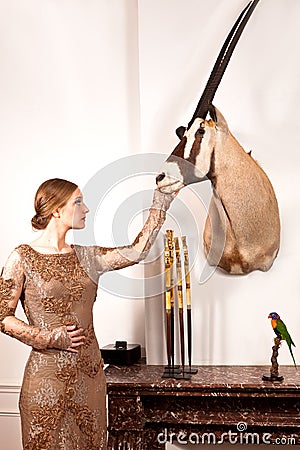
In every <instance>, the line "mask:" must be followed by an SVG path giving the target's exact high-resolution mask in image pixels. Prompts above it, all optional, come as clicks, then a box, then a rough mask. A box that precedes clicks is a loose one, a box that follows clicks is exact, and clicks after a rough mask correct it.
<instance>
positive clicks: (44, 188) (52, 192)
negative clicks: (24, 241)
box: [31, 178, 78, 230]
mask: <svg viewBox="0 0 300 450" xmlns="http://www.w3.org/2000/svg"><path fill="white" fill-rule="evenodd" d="M77 188H78V186H77V185H76V184H75V183H72V182H71V181H67V180H62V179H60V178H53V179H51V180H47V181H44V183H42V184H41V185H40V187H39V188H38V190H37V192H36V194H35V199H34V209H35V215H34V216H33V218H32V219H31V225H32V227H33V228H34V229H35V230H44V229H45V228H46V227H47V225H48V223H49V222H50V220H51V217H52V215H53V213H54V212H55V211H56V210H57V209H59V208H62V207H63V206H65V204H66V203H67V201H68V200H69V198H70V197H71V195H72V194H73V192H74V191H75V190H76V189H77Z"/></svg>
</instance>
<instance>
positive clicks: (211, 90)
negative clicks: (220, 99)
mask: <svg viewBox="0 0 300 450" xmlns="http://www.w3.org/2000/svg"><path fill="white" fill-rule="evenodd" d="M258 2H259V0H252V1H251V2H250V3H249V4H248V5H247V6H246V8H245V9H244V10H243V11H242V12H241V14H240V15H239V17H238V19H237V20H236V22H235V24H234V25H233V27H232V29H231V31H230V33H229V34H228V36H227V38H226V41H225V42H224V44H223V47H222V49H221V51H220V54H219V56H218V58H217V60H216V62H215V65H214V67H213V70H212V72H211V74H210V77H209V79H208V82H207V84H206V87H205V89H204V91H203V94H202V95H201V98H200V100H199V102H198V105H197V107H196V110H195V112H194V114H193V117H192V119H191V120H190V122H189V124H188V126H187V127H186V128H185V127H179V128H178V129H177V130H176V134H177V136H178V137H179V139H180V142H179V144H178V145H177V146H176V147H175V149H174V151H173V152H172V154H171V155H170V156H169V158H168V159H167V160H166V162H165V164H164V166H163V168H162V170H161V173H160V174H159V175H158V176H157V178H156V183H157V186H158V188H159V189H160V190H161V191H163V192H168V193H170V192H174V191H177V190H179V189H181V188H183V187H184V186H186V185H188V184H192V183H197V182H199V181H202V180H204V179H206V177H207V175H208V173H209V170H210V166H211V158H212V154H213V151H214V146H215V144H216V142H217V140H218V139H220V134H219V136H218V131H219V132H222V131H223V132H224V129H225V128H226V129H227V124H226V122H225V119H224V118H223V116H221V114H220V113H219V112H218V111H216V109H215V108H214V107H213V106H212V101H213V98H214V95H215V93H216V90H217V88H218V86H219V83H220V81H221V79H222V76H223V74H224V72H225V69H226V67H227V65H228V63H229V60H230V57H231V55H232V53H233V50H234V48H235V46H236V44H237V42H238V40H239V37H240V35H241V34H242V31H243V29H244V27H245V25H246V23H247V22H248V20H249V18H250V16H251V14H252V12H253V10H254V8H255V7H256V5H257V3H258ZM208 112H209V113H210V116H211V119H210V120H205V119H206V116H207V114H208Z"/></svg>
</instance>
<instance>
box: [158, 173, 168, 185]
mask: <svg viewBox="0 0 300 450" xmlns="http://www.w3.org/2000/svg"><path fill="white" fill-rule="evenodd" d="M165 176H166V174H165V173H164V172H162V173H160V174H159V175H157V177H156V184H157V185H158V184H159V183H160V182H161V181H162V180H163V179H164V178H165Z"/></svg>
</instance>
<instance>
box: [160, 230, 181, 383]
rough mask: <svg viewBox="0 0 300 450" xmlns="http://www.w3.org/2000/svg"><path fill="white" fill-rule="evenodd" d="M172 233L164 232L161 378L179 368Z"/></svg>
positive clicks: (170, 374) (172, 373) (168, 375)
mask: <svg viewBox="0 0 300 450" xmlns="http://www.w3.org/2000/svg"><path fill="white" fill-rule="evenodd" d="M173 235H174V231H173V230H167V231H166V240H165V253H164V256H165V309H166V335H167V336H166V337H167V359H168V366H167V367H165V371H164V374H163V378H169V377H172V378H173V377H174V375H175V374H176V373H178V370H179V366H175V362H174V359H175V342H174V338H175V336H174V334H175V333H174V266H173V261H174V238H173Z"/></svg>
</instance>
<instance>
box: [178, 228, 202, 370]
mask: <svg viewBox="0 0 300 450" xmlns="http://www.w3.org/2000/svg"><path fill="white" fill-rule="evenodd" d="M181 240H182V246H183V255H184V273H185V294H186V313H187V332H188V364H189V367H188V368H186V369H185V372H186V373H197V372H198V370H197V369H192V303H191V278H190V267H189V254H188V248H187V242H186V236H182V238H181Z"/></svg>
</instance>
